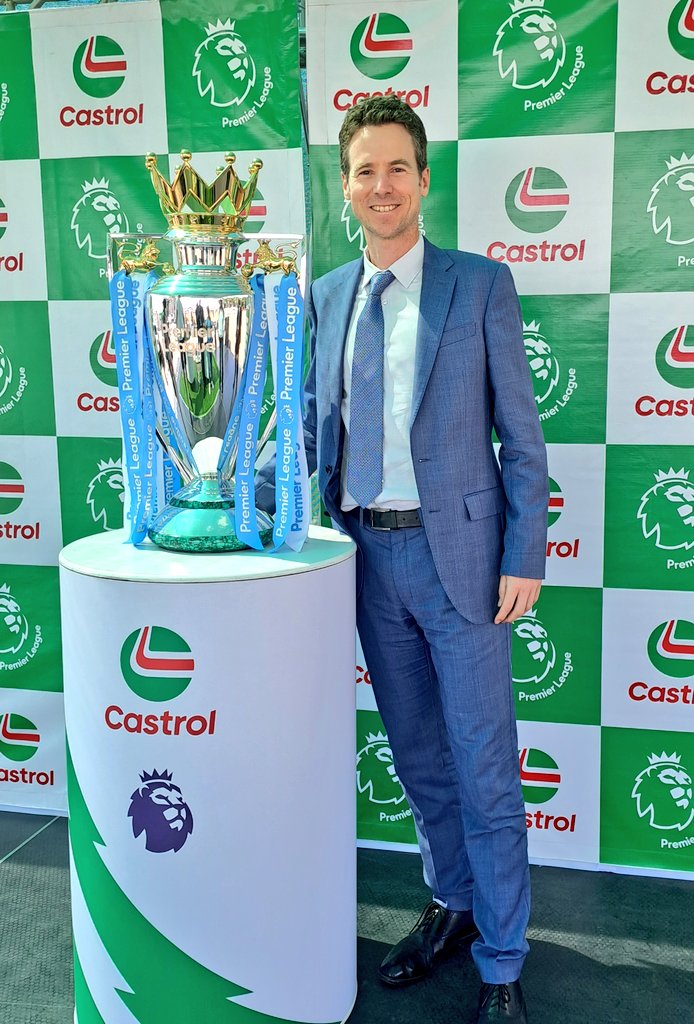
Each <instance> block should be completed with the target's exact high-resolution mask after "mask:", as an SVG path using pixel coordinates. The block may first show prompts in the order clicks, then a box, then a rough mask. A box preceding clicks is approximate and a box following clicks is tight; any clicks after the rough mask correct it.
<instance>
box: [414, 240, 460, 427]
mask: <svg viewBox="0 0 694 1024" xmlns="http://www.w3.org/2000/svg"><path fill="white" fill-rule="evenodd" d="M452 266H453V260H452V259H451V258H450V257H449V256H447V255H446V253H445V252H443V250H441V249H438V248H437V247H436V246H434V245H432V244H431V243H430V242H427V240H426V238H425V239H424V265H423V267H422V294H421V297H420V300H419V327H418V329H417V350H416V356H415V378H414V390H413V394H412V420H411V424H412V423H414V421H415V418H416V416H417V413H418V412H419V407H420V405H421V404H422V398H423V397H424V392H425V390H426V386H427V384H428V382H429V377H430V376H431V370H432V367H433V365H434V359H435V358H436V353H437V352H438V349H439V342H440V341H441V334H442V332H443V326H444V324H445V323H446V317H447V316H448V310H449V308H450V305H451V299H452V297H453V288H454V287H455V280H456V278H455V274H451V273H448V271H449V270H450V268H451V267H452ZM411 424H410V425H411Z"/></svg>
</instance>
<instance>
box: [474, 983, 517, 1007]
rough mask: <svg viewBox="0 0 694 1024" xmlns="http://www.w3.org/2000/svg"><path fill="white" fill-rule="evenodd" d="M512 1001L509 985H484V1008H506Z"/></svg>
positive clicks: (482, 1002) (482, 1001)
mask: <svg viewBox="0 0 694 1024" xmlns="http://www.w3.org/2000/svg"><path fill="white" fill-rule="evenodd" d="M510 1002H511V993H510V992H509V990H508V985H489V984H486V983H484V984H483V985H482V1000H481V1004H482V1008H483V1009H485V1010H505V1009H506V1007H507V1006H508V1004H509V1003H510Z"/></svg>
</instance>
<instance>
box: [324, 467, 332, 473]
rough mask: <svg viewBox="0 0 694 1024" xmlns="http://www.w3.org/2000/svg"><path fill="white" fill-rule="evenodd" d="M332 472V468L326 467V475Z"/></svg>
mask: <svg viewBox="0 0 694 1024" xmlns="http://www.w3.org/2000/svg"><path fill="white" fill-rule="evenodd" d="M332 471H333V467H332V466H326V467H325V472H326V473H332Z"/></svg>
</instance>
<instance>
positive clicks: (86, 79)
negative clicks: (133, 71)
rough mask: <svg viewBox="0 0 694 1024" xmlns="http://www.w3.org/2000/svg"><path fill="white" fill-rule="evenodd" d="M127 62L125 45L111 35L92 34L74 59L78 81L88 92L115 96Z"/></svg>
mask: <svg viewBox="0 0 694 1024" xmlns="http://www.w3.org/2000/svg"><path fill="white" fill-rule="evenodd" d="M127 70H128V64H127V61H126V59H125V54H124V53H123V49H122V47H121V46H120V45H119V44H118V43H117V42H116V41H115V39H111V38H110V36H89V38H88V39H85V40H84V42H82V43H80V45H79V46H78V47H77V50H76V51H75V56H74V58H73V61H72V74H73V75H74V78H75V82H76V83H77V85H78V87H79V88H80V89H81V90H82V92H86V94H87V96H94V97H98V98H102V97H104V96H113V94H114V93H116V92H118V90H119V89H120V87H121V85H122V84H123V82H124V81H125V73H126V71H127Z"/></svg>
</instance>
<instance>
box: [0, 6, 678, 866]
mask: <svg viewBox="0 0 694 1024" xmlns="http://www.w3.org/2000/svg"><path fill="white" fill-rule="evenodd" d="M296 6H297V5H296V4H295V3H294V2H290V0H264V2H263V3H254V2H251V0H241V2H240V3H238V4H236V5H234V9H233V11H231V12H230V10H229V7H228V5H227V4H224V3H222V2H221V0H195V2H193V0H161V2H159V3H158V2H154V0H148V2H142V3H138V4H128V5H124V6H123V7H119V6H116V5H108V6H105V7H104V6H98V7H94V8H86V9H85V8H80V9H79V10H68V11H65V10H64V11H38V12H34V13H32V14H31V15H29V14H12V15H5V16H2V17H1V18H0V544H1V545H2V553H1V554H0V612H1V613H2V614H1V615H0V673H1V674H0V805H3V806H17V807H25V808H35V809H44V810H57V811H62V810H64V807H65V777H66V769H65V756H64V739H63V726H62V693H61V691H62V679H61V654H60V604H59V594H58V578H57V575H58V574H57V555H58V551H59V549H60V547H61V545H62V544H65V543H69V542H70V541H72V540H74V539H76V538H77V537H81V536H84V535H87V534H90V533H96V532H98V531H101V530H106V529H114V528H115V527H117V526H118V525H120V520H121V516H122V495H123V480H122V470H121V464H120V456H121V448H120V440H119V420H118V412H117V410H118V400H117V390H116V387H115V374H114V354H113V346H112V342H111V337H110V333H109V331H110V326H109V307H108V301H107V288H106V263H105V242H104V235H105V229H107V228H111V229H113V230H125V231H127V230H131V231H133V230H135V231H137V230H145V231H160V230H162V216H161V212H160V210H159V208H158V205H157V202H156V198H155V196H154V194H153V192H152V190H151V186H150V184H149V180H148V177H147V175H146V174H145V172H144V169H143V161H142V156H143V154H144V153H145V152H147V151H148V150H153V151H156V152H157V153H159V154H160V155H161V156H160V159H161V161H162V162H163V163H166V158H167V155H168V154H171V156H170V165H171V167H172V169H173V166H174V165H175V161H176V156H175V154H176V153H177V151H178V150H180V149H181V148H183V147H188V148H192V149H193V150H194V151H195V152H196V153H202V154H204V155H203V157H202V158H201V159H199V160H198V163H199V164H200V166H201V167H202V169H203V171H206V172H207V173H208V174H211V173H212V172H213V169H214V167H215V166H216V165H217V163H218V162H219V156H220V154H221V153H222V152H223V151H224V150H226V149H229V148H233V149H234V150H236V151H237V152H238V153H239V157H238V162H239V165H240V168H241V169H242V170H243V169H244V168H245V165H246V164H247V163H248V162H249V161H250V159H251V158H252V157H254V156H256V155H260V156H262V158H263V159H264V161H265V169H264V170H263V172H262V175H261V184H260V187H261V195H260V196H259V197H258V199H257V203H256V209H255V211H254V217H253V221H252V223H251V224H249V229H254V230H259V229H261V228H264V229H266V230H267V231H268V232H297V233H302V232H303V231H304V230H305V222H304V195H303V183H302V156H301V126H300V111H299V70H298V59H297V54H298V39H297V28H296V13H297V12H296ZM230 14H231V17H230ZM231 35H235V36H236V38H237V39H240V40H241V43H240V44H239V50H242V51H244V52H245V54H246V56H245V58H244V60H243V61H242V62H241V63H240V64H236V65H234V69H233V72H232V70H231V69H230V68H229V64H228V62H229V61H230V60H231V59H232V58H233V56H234V46H231V49H229V46H228V42H224V41H223V40H224V39H226V40H227V41H228V40H229V37H230V36H231ZM215 37H216V38H215ZM307 41H308V87H309V96H308V109H309V129H310V131H309V134H310V142H311V146H310V165H311V176H312V187H313V189H312V190H313V239H314V242H313V274H314V276H318V275H320V274H322V273H324V272H325V271H327V270H328V269H330V268H331V267H333V266H336V265H337V264H339V263H341V262H344V261H345V260H348V259H352V258H354V257H356V256H358V255H359V252H360V248H361V246H362V245H363V239H362V236H361V234H360V231H359V226H358V224H356V223H355V222H354V220H353V219H352V218H351V214H350V210H349V207H345V204H344V202H343V199H342V193H341V189H340V184H339V175H338V167H337V148H336V142H337V132H338V128H339V125H340V123H341V120H342V117H343V116H344V112H345V111H346V110H347V109H348V108H349V106H350V105H351V104H352V103H354V102H356V101H357V100H358V99H359V97H360V96H363V95H368V94H372V93H374V92H385V91H388V90H393V91H395V92H399V93H400V94H401V95H403V96H404V97H405V99H406V100H407V102H409V103H410V104H411V105H412V106H413V107H415V109H417V111H418V113H419V114H420V115H421V116H422V118H423V120H424V122H425V124H426V127H427V131H428V134H429V138H430V139H431V147H430V158H431V167H432V190H431V193H430V196H429V197H428V198H427V200H426V201H425V206H424V210H423V223H422V227H423V230H424V231H425V232H426V234H427V236H428V237H429V238H430V239H431V240H432V241H434V242H436V243H437V244H438V245H441V246H444V247H445V246H451V247H460V248H466V249H471V250H475V251H478V252H482V253H486V254H488V255H489V256H491V257H492V258H494V259H498V260H503V261H505V262H507V263H508V264H509V266H510V268H511V270H512V271H513V273H514V277H515V280H516V284H517V287H518V290H519V293H520V295H521V304H522V307H523V319H524V325H525V327H524V330H525V342H526V349H527V353H528V359H529V362H530V366H531V369H532V373H533V379H534V383H535V391H536V400H537V403H538V408H539V411H540V416H541V419H542V423H543V428H544V430H545V436H546V440H547V442H548V447H549V458H550V473H551V480H550V491H551V497H550V507H549V510H548V515H549V524H550V527H549V540H548V575H547V585H546V586H545V588H544V590H543V593H542V596H541V598H540V600H539V602H538V605H537V607H536V608H535V609H534V611H533V614H530V615H528V616H526V617H524V619H522V620H521V621H519V623H517V624H516V628H515V634H514V676H515V680H516V681H515V684H514V685H515V691H516V701H517V710H518V717H519V733H520V736H519V739H520V747H521V749H520V751H519V756H520V758H521V771H522V777H523V784H524V792H525V796H526V800H527V815H528V816H527V823H528V828H529V838H530V849H531V856H532V857H533V859H534V860H540V861H549V862H553V863H572V862H573V863H577V864H589V865H598V864H608V865H615V866H623V867H624V868H625V869H627V870H656V871H660V872H677V873H682V874H687V873H688V872H691V871H694V796H693V793H692V787H693V782H692V779H693V777H694V738H693V737H692V734H691V729H690V719H691V717H692V715H693V714H694V596H693V594H692V584H693V582H694V430H693V429H692V428H693V425H694V306H693V305H692V298H691V292H692V287H691V282H692V280H694V209H693V202H692V195H694V100H693V99H692V96H693V95H694V0H677V2H675V0H664V2H663V3H661V4H653V3H647V2H646V0H620V2H619V3H617V2H616V0H603V2H602V3H600V4H596V3H594V2H592V0H544V2H543V0H516V2H514V3H509V2H508V0H503V2H502V0H488V2H486V3H484V4H480V3H473V2H469V0H461V2H460V3H458V2H457V0H437V2H436V3H433V2H431V0H406V2H399V0H385V2H381V0H369V2H366V3H362V2H359V3H353V4H344V3H342V2H326V0H322V2H316V3H309V7H308V25H307ZM220 42H221V45H217V44H219V43H220ZM161 625H165V624H163V623H162V624H161ZM114 628H116V629H117V628H118V625H117V623H114ZM357 662H358V665H357V674H356V684H357V703H358V708H359V710H358V714H357V800H358V818H359V836H360V840H361V841H362V842H363V843H366V844H375V845H379V846H388V845H392V844H405V846H407V847H408V848H409V847H410V846H411V845H412V844H413V842H414V832H413V827H412V820H411V815H410V812H409V809H408V807H407V803H406V800H405V798H404V795H403V793H402V789H401V787H400V785H399V782H398V779H397V776H396V775H395V772H394V769H393V765H392V756H391V754H390V750H389V747H388V742H387V738H386V736H385V734H384V732H383V728H382V724H381V722H380V720H379V718H378V714H377V712H376V709H375V703H374V701H373V696H372V693H371V689H370V685H369V675H368V666H366V665H365V664H364V662H363V659H361V657H359V656H358V658H357ZM326 671H327V674H328V676H329V671H328V670H326ZM316 770H317V771H319V770H320V766H317V767H316Z"/></svg>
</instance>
